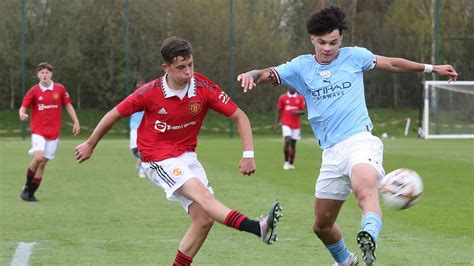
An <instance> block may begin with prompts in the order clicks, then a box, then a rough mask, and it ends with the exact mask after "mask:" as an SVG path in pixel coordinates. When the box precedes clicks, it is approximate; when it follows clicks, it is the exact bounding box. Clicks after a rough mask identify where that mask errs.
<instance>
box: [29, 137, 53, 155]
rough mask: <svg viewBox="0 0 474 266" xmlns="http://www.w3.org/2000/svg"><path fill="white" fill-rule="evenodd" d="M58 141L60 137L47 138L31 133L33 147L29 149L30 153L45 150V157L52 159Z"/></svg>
mask: <svg viewBox="0 0 474 266" xmlns="http://www.w3.org/2000/svg"><path fill="white" fill-rule="evenodd" d="M58 142H59V139H55V140H47V139H45V138H44V137H43V136H40V135H38V134H31V149H30V150H29V151H28V154H29V155H32V156H33V154H34V153H35V151H43V157H45V158H48V159H49V160H52V159H54V154H55V153H56V149H57V147H58Z"/></svg>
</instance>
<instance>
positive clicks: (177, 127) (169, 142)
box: [75, 36, 281, 265]
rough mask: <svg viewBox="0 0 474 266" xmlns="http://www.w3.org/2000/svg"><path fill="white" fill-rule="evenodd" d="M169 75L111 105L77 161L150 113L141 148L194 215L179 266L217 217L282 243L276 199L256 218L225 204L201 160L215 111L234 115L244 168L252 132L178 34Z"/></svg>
mask: <svg viewBox="0 0 474 266" xmlns="http://www.w3.org/2000/svg"><path fill="white" fill-rule="evenodd" d="M161 55H162V57H163V61H164V63H163V64H162V68H163V70H164V72H165V73H166V74H165V75H164V76H162V77H160V78H158V79H156V80H153V81H151V82H148V83H146V84H145V85H143V86H142V87H140V88H139V89H138V90H136V91H135V92H134V93H133V94H132V95H130V96H128V97H127V98H126V99H125V100H123V101H122V102H121V103H119V104H118V105H117V106H116V107H115V108H113V109H112V110H110V111H109V112H108V113H107V114H106V115H105V116H104V117H103V118H102V120H101V121H100V122H99V124H98V125H97V127H96V128H95V130H94V132H93V133H92V135H91V136H90V137H89V139H87V141H85V142H84V143H82V144H80V145H78V146H77V147H76V153H75V156H76V159H77V160H78V161H79V162H83V161H85V160H87V159H88V158H89V157H90V156H91V154H92V152H93V150H94V148H95V146H96V145H97V143H98V142H99V141H100V139H101V138H102V137H103V136H104V135H105V134H106V133H107V131H108V130H109V129H110V128H112V126H113V125H114V123H115V122H116V121H117V120H118V119H120V118H121V117H126V116H130V115H131V114H133V113H135V112H140V111H144V112H145V114H144V116H143V119H142V121H141V123H140V126H139V127H138V149H139V150H140V154H141V156H142V165H143V166H144V169H145V171H146V173H147V176H148V178H149V179H150V180H151V181H152V182H153V183H154V184H156V185H157V186H159V187H161V188H163V190H164V191H165V193H166V197H167V199H168V200H172V201H179V202H181V204H182V206H183V208H184V209H185V211H186V212H187V213H188V214H189V217H190V218H191V226H190V227H189V229H188V231H187V232H186V234H185V235H184V238H183V239H182V241H181V243H180V245H179V248H178V251H177V254H176V257H175V260H174V262H173V265H190V264H191V262H192V260H193V257H194V256H195V255H196V254H197V252H198V251H199V249H200V248H201V246H202V244H203V243H204V241H205V239H206V237H207V234H208V233H209V231H210V229H211V227H212V225H213V223H214V221H217V222H219V223H222V224H224V225H226V226H229V227H233V228H235V229H238V230H241V231H246V232H249V233H253V234H255V235H257V236H258V237H260V239H261V240H263V241H264V242H265V243H266V244H273V243H274V242H275V240H276V231H275V227H276V223H277V222H278V220H279V218H280V216H281V208H280V204H279V203H278V202H275V203H274V204H273V205H272V207H271V209H270V212H269V214H268V216H266V217H265V218H263V219H261V220H260V221H257V220H251V219H249V218H247V217H246V216H245V215H243V214H241V213H239V212H238V211H236V210H232V209H230V208H228V207H227V206H225V205H224V204H222V203H221V202H219V201H218V200H217V199H216V198H215V197H214V195H213V190H212V187H211V186H210V184H209V181H208V179H207V176H206V173H205V171H204V168H203V167H202V165H201V163H200V162H199V161H198V159H197V155H196V153H195V148H196V145H197V136H198V134H199V131H200V129H201V125H202V122H203V120H204V118H205V116H206V114H207V112H208V109H214V110H215V111H217V112H219V113H221V114H223V115H224V116H226V117H228V118H230V119H232V120H233V121H234V122H235V123H236V125H237V128H238V131H239V134H240V138H241V140H242V147H243V158H242V159H241V161H240V165H239V166H240V172H241V173H242V174H244V175H251V174H252V173H254V172H255V168H256V167H255V161H254V158H253V157H254V152H253V141H252V131H251V128H250V122H249V120H248V117H247V115H246V114H245V113H244V112H243V111H242V110H241V109H240V108H238V106H237V105H236V104H235V103H234V102H233V101H232V100H231V99H230V98H229V96H228V95H227V94H226V93H225V92H224V91H223V90H221V89H220V88H219V87H218V86H217V85H216V84H214V83H213V82H212V81H210V80H209V79H207V78H206V77H205V76H203V75H200V74H198V73H194V63H193V55H192V48H191V45H190V44H189V43H188V42H187V41H185V40H183V39H180V38H178V37H175V36H173V37H170V38H168V39H166V40H164V41H163V44H162V46H161Z"/></svg>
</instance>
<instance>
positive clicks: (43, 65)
mask: <svg viewBox="0 0 474 266" xmlns="http://www.w3.org/2000/svg"><path fill="white" fill-rule="evenodd" d="M43 69H47V70H49V71H51V72H53V66H52V65H51V64H50V63H47V62H41V63H39V64H38V65H37V66H36V73H38V72H40V71H41V70H43Z"/></svg>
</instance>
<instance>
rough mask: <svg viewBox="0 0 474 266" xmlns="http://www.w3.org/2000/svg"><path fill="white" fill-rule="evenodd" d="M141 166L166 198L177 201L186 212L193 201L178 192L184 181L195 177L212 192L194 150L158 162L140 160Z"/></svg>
mask: <svg viewBox="0 0 474 266" xmlns="http://www.w3.org/2000/svg"><path fill="white" fill-rule="evenodd" d="M142 167H143V169H144V171H145V173H146V174H147V176H148V178H149V179H150V180H151V182H153V183H154V184H155V185H157V186H159V187H161V188H163V190H164V191H165V193H166V198H167V199H168V200H171V201H179V202H181V205H182V206H183V208H184V210H185V211H186V212H188V207H189V205H191V203H193V201H192V200H191V199H188V198H186V197H184V196H182V195H180V194H179V193H178V192H176V190H177V189H179V188H180V187H181V186H182V185H183V184H184V183H185V182H186V181H188V180H189V179H191V178H193V177H195V178H197V179H198V180H199V181H201V182H202V183H203V184H204V186H205V187H206V188H207V190H209V191H210V192H211V193H213V194H214V191H213V190H212V187H211V185H210V184H209V181H208V180H207V175H206V172H205V171H204V168H203V167H202V165H201V163H200V162H199V161H198V159H197V155H196V153H195V152H186V153H184V154H182V155H180V156H178V157H176V158H170V159H166V160H163V161H159V162H142Z"/></svg>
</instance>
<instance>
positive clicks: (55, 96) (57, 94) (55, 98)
mask: <svg viewBox="0 0 474 266" xmlns="http://www.w3.org/2000/svg"><path fill="white" fill-rule="evenodd" d="M53 99H54V100H55V101H56V100H58V99H59V93H57V92H55V93H53Z"/></svg>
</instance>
